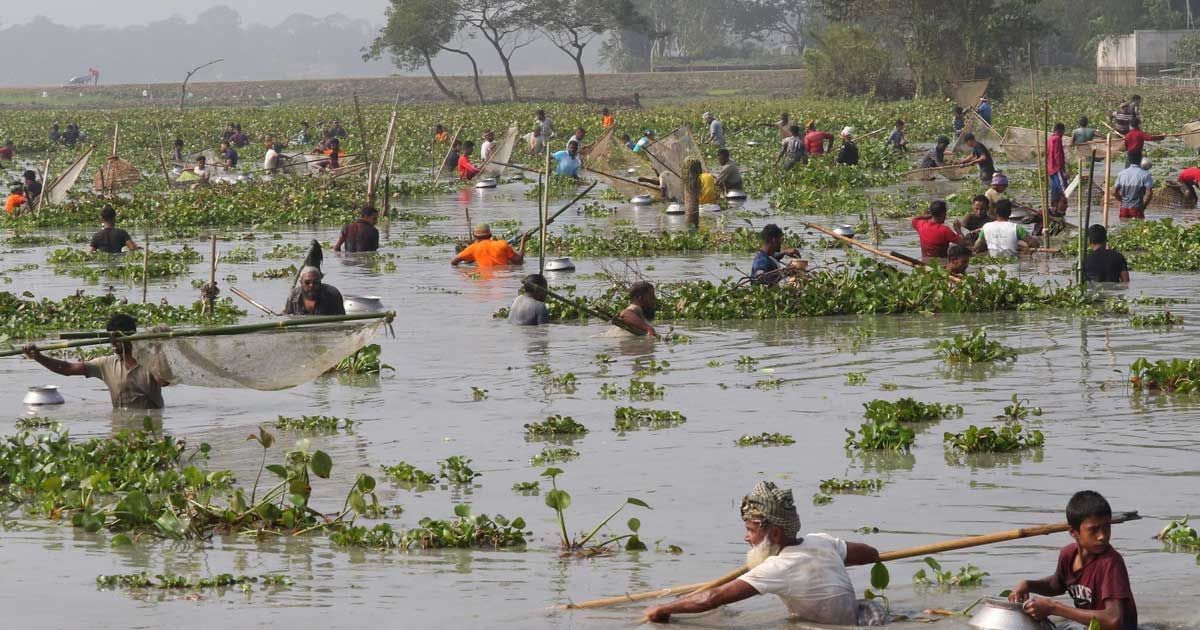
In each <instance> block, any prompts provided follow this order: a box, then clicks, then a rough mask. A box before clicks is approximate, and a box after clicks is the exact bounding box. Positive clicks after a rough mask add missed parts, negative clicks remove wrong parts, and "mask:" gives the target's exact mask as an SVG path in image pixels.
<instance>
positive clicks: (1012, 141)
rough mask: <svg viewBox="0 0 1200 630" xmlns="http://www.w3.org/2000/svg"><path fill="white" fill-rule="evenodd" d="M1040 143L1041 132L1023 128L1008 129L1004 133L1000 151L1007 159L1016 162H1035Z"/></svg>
mask: <svg viewBox="0 0 1200 630" xmlns="http://www.w3.org/2000/svg"><path fill="white" fill-rule="evenodd" d="M1041 142H1042V132H1040V131H1038V130H1037V129H1027V128H1025V127H1009V128H1008V129H1007V130H1005V132H1004V140H1003V141H1001V142H1000V149H1001V150H1002V151H1004V154H1005V155H1007V156H1008V157H1009V158H1011V159H1013V160H1016V161H1018V162H1036V161H1037V158H1038V147H1039V146H1040V145H1041Z"/></svg>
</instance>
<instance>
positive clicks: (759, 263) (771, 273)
mask: <svg viewBox="0 0 1200 630" xmlns="http://www.w3.org/2000/svg"><path fill="white" fill-rule="evenodd" d="M784 256H792V257H794V258H799V257H800V250H798V249H796V248H794V247H793V248H792V249H789V250H787V251H784V250H783V230H782V229H780V227H779V226H778V225H775V224H774V223H768V224H767V226H766V227H764V228H763V229H762V247H761V248H759V250H758V252H757V253H756V254H754V263H753V264H752V265H751V266H750V282H751V283H752V284H763V285H770V286H774V285H776V284H779V281H780V280H782V279H783V276H784V275H785V274H787V273H788V272H789V271H791V270H793V269H795V268H798V269H800V270H802V269H803V268H804V267H805V266H807V264H806V263H805V262H804V261H799V263H800V264H799V265H796V264H795V263H793V264H792V265H784V264H783V263H782V262H780V259H781V258H783V257H784Z"/></svg>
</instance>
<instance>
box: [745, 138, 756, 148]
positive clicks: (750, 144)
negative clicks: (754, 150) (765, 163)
mask: <svg viewBox="0 0 1200 630" xmlns="http://www.w3.org/2000/svg"><path fill="white" fill-rule="evenodd" d="M746 146H748V147H756V146H758V143H757V142H755V141H753V140H750V141H748V142H747V143H746Z"/></svg>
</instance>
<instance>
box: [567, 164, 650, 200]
mask: <svg viewBox="0 0 1200 630" xmlns="http://www.w3.org/2000/svg"><path fill="white" fill-rule="evenodd" d="M583 170H585V171H588V172H590V173H595V174H597V175H602V176H604V177H609V178H612V179H615V180H617V181H619V182H625V183H626V184H632V185H634V186H641V187H643V188H645V189H647V190H652V191H654V192H655V193H661V191H660V190H659V189H658V187H657V186H651V185H650V184H647V183H646V182H639V181H637V180H633V179H629V178H627V177H621V176H620V175H613V174H611V173H605V172H604V171H600V170H596V169H594V168H589V167H586V166H585V167H583Z"/></svg>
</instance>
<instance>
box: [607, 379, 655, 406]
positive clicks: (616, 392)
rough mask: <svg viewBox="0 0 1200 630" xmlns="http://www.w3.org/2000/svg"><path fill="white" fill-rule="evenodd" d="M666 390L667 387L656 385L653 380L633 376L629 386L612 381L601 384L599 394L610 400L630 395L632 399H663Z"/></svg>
mask: <svg viewBox="0 0 1200 630" xmlns="http://www.w3.org/2000/svg"><path fill="white" fill-rule="evenodd" d="M665 392H666V388H665V387H663V386H661V385H655V384H654V382H653V381H643V380H640V379H636V378H633V379H629V387H618V386H616V385H613V384H612V383H603V384H601V385H600V391H599V396H600V397H601V398H604V399H609V400H611V399H615V398H622V397H626V396H628V397H629V400H631V401H650V400H662V397H663V395H664V393H665Z"/></svg>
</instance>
